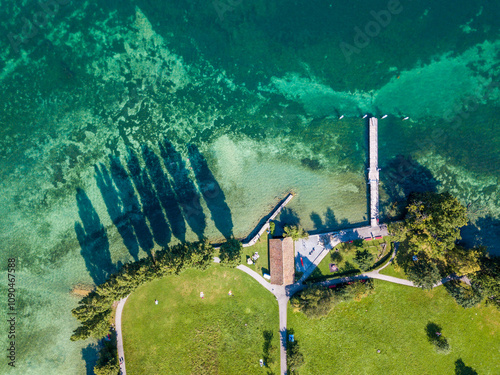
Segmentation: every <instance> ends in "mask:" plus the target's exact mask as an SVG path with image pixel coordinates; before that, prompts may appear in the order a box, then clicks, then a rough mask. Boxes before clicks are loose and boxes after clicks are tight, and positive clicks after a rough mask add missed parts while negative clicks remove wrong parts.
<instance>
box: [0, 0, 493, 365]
mask: <svg viewBox="0 0 500 375" xmlns="http://www.w3.org/2000/svg"><path fill="white" fill-rule="evenodd" d="M60 3H61V4H62V3H63V1H60ZM15 4H16V5H14V3H12V2H5V1H4V2H3V4H2V5H3V7H1V8H0V9H1V10H0V19H1V20H2V23H1V25H0V27H1V28H2V35H6V36H7V37H6V38H3V39H2V40H1V42H0V43H1V45H2V47H3V48H2V49H0V51H2V52H1V53H0V67H1V68H2V70H1V73H0V80H1V82H2V89H1V90H2V99H3V100H2V104H1V106H0V123H1V127H0V166H1V167H0V171H1V172H0V173H1V179H0V188H1V191H2V194H1V195H0V202H1V205H0V211H1V216H0V217H2V219H1V220H0V239H1V241H0V243H1V245H0V246H1V247H0V248H1V255H2V257H1V259H2V262H3V263H4V264H5V262H6V259H7V258H9V257H12V256H16V257H17V258H18V279H17V286H18V302H17V303H18V305H17V307H18V311H19V316H18V317H19V318H18V319H19V322H18V326H17V340H16V342H17V350H18V351H17V365H16V368H15V369H9V370H11V371H9V373H19V374H48V373H55V374H63V373H64V374H82V373H85V372H86V371H87V370H86V369H87V368H91V367H92V366H93V364H92V363H93V360H94V358H95V350H94V348H93V343H92V342H90V341H89V342H84V343H81V342H78V343H73V342H70V341H69V336H70V335H71V332H72V330H73V329H74V328H75V327H76V321H75V320H74V319H73V318H72V316H71V314H70V310H71V308H73V307H74V306H76V303H77V301H78V297H75V296H72V295H71V294H70V290H71V289H72V287H73V286H74V285H77V284H92V283H94V282H100V281H102V280H104V279H105V278H106V277H107V275H108V274H109V273H110V272H113V270H115V269H116V268H117V267H119V266H120V264H123V263H124V262H128V261H131V260H133V259H134V258H137V257H142V256H146V255H147V253H148V252H149V251H150V250H151V249H152V247H160V246H162V245H165V244H167V243H169V242H172V243H173V242H175V241H182V240H193V239H196V238H197V237H199V236H201V235H204V236H207V237H209V238H210V239H211V240H213V241H218V240H221V239H222V238H223V237H224V236H227V235H230V234H233V235H235V236H236V237H245V236H246V235H248V233H250V231H251V230H252V229H253V228H254V226H255V225H256V224H257V223H258V222H259V220H260V219H261V218H262V217H263V216H264V215H266V214H267V213H268V212H269V210H270V209H271V208H272V207H273V206H274V205H275V204H276V203H277V202H278V201H279V200H280V199H282V198H283V197H284V196H285V195H286V194H287V193H288V192H290V191H292V192H294V193H296V197H295V198H294V199H293V200H292V202H291V203H290V204H289V206H288V208H289V209H290V210H288V211H287V215H288V219H290V218H297V219H298V220H300V222H301V224H302V225H304V227H306V228H307V229H309V230H316V229H324V228H333V227H340V226H347V225H355V224H358V223H366V218H367V195H366V182H365V179H366V176H365V173H366V172H365V167H366V150H367V146H366V144H367V139H366V136H367V134H366V127H365V123H364V121H363V120H362V119H361V116H362V115H363V114H364V113H365V112H371V113H373V114H375V115H378V116H381V115H383V114H388V115H389V116H388V117H387V118H386V119H384V120H381V121H380V122H379V124H380V125H379V126H380V129H379V137H380V139H379V146H380V150H379V155H380V166H381V168H382V170H381V179H382V182H383V187H382V188H383V189H382V191H381V198H382V207H383V209H384V210H385V211H384V212H385V213H388V208H389V206H390V204H391V203H392V202H394V201H397V200H400V199H403V198H404V195H405V194H408V193H409V192H410V191H414V190H419V189H420V190H426V189H436V190H438V191H443V190H449V191H451V192H452V193H453V194H455V195H456V196H458V197H459V198H460V200H461V201H462V202H463V203H464V204H467V205H468V206H469V212H470V217H471V219H472V222H473V224H475V226H474V225H472V226H471V227H470V228H469V229H468V230H467V231H466V233H464V234H465V235H466V236H465V237H466V239H467V240H468V241H469V242H470V243H474V242H475V241H481V239H482V238H486V242H488V244H489V245H491V246H492V247H491V249H490V250H491V251H492V252H498V253H499V254H500V251H499V249H498V248H495V244H498V241H493V240H492V238H493V239H495V238H498V236H499V233H500V229H499V228H500V227H499V220H500V194H499V188H498V179H499V177H500V136H499V130H500V129H499V125H498V122H497V121H496V117H497V116H498V114H499V108H500V89H499V88H500V84H499V83H498V82H500V80H499V76H500V58H499V53H500V38H499V36H498V26H499V24H498V19H500V18H499V16H500V5H499V4H496V3H494V4H492V3H491V2H475V3H473V4H471V3H470V2H466V1H461V2H460V3H459V4H458V3H456V2H455V3H454V6H453V9H449V6H447V5H445V4H436V3H435V2H430V1H421V2H418V4H417V3H415V2H410V1H401V7H402V11H401V12H399V13H398V14H393V15H392V16H391V20H390V22H389V23H388V25H387V26H384V27H380V32H379V33H378V34H377V35H375V36H373V37H370V38H369V42H368V43H367V45H366V46H363V47H362V48H358V49H359V52H356V53H354V54H352V55H351V56H350V57H349V59H350V61H348V59H346V57H345V55H344V54H343V53H342V50H341V48H340V43H342V42H344V43H349V44H350V45H353V46H354V45H355V44H354V37H355V35H356V31H355V29H354V28H355V27H359V28H360V29H361V30H364V29H365V27H366V26H367V25H368V24H369V22H371V21H373V19H374V17H373V15H372V14H371V13H370V12H371V11H374V12H380V11H383V10H385V9H387V2H386V1H376V2H373V1H370V2H368V1H361V2H357V3H356V6H353V5H352V4H345V5H338V4H334V3H332V4H330V3H329V2H321V3H319V4H317V3H309V2H305V1H295V2H284V1H276V2H272V3H269V2H264V1H254V2H245V1H243V2H241V4H240V5H237V6H231V7H230V8H227V10H226V11H225V12H222V11H221V8H217V7H214V3H210V2H196V1H195V2H190V3H189V4H188V3H186V2H184V1H180V0H179V1H172V2H168V3H167V4H165V3H159V2H157V3H151V2H146V1H144V2H143V1H134V2H132V3H128V4H127V5H124V4H121V3H118V2H101V1H99V2H92V3H91V2H84V3H76V2H67V4H65V5H60V6H59V7H58V8H57V9H56V8H51V9H52V12H51V13H50V14H49V16H48V21H49V23H48V24H47V25H44V26H39V27H36V28H35V29H33V30H32V31H33V32H31V34H32V35H30V33H29V32H28V31H27V30H28V29H26V30H25V34H24V35H23V34H22V33H23V25H24V23H23V22H25V21H23V17H24V18H26V19H27V20H28V21H29V22H32V20H33V17H34V15H35V14H37V12H40V7H39V5H37V4H36V3H35V2H27V1H24V2H21V3H15ZM215 4H219V3H215ZM52 13H53V14H52ZM38 17H40V16H38ZM35 30H36V31H37V32H36V33H35V32H34V31H35ZM9 33H12V34H9ZM9 35H10V38H11V41H9V37H8V36H9ZM16 36H20V37H21V38H22V39H17V38H16ZM13 38H14V39H13ZM12 40H13V42H12ZM19 40H22V41H24V43H17V42H18V41H19ZM16 48H17V51H16V50H15V49H16ZM356 48H357V47H356ZM341 115H345V117H344V118H343V119H342V120H339V119H338V118H339V117H340V116H341ZM406 116H409V117H410V118H409V119H408V120H406V121H403V120H402V118H404V117H406ZM479 229H481V230H479ZM2 288H4V289H5V286H2ZM2 290H3V289H2ZM2 338H3V342H4V345H6V337H4V336H3V335H2ZM0 369H1V372H2V373H6V372H7V371H8V366H7V363H6V362H5V361H2V362H1V364H0Z"/></svg>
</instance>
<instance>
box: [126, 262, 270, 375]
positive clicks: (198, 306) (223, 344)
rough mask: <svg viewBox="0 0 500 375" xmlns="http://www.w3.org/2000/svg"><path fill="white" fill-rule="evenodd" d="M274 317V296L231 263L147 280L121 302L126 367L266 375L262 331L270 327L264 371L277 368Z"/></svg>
mask: <svg viewBox="0 0 500 375" xmlns="http://www.w3.org/2000/svg"><path fill="white" fill-rule="evenodd" d="M229 290H231V291H232V292H233V294H234V296H233V297H230V296H229V295H228V292H229ZM200 292H204V294H205V297H204V299H201V298H200ZM155 299H158V301H159V304H158V305H155V303H154V300H155ZM278 319H279V317H278V303H277V301H276V299H275V298H274V296H273V295H272V294H271V293H269V292H268V291H267V290H265V289H264V288H263V287H262V286H260V285H259V284H258V283H257V282H256V281H255V280H253V279H252V278H251V277H250V276H248V275H246V274H244V273H243V272H241V271H239V270H236V269H230V268H223V267H221V266H220V265H212V266H211V267H210V268H209V269H208V270H206V271H204V272H202V271H197V270H188V271H185V272H184V273H182V274H181V275H179V276H168V277H166V278H163V279H161V280H155V281H152V282H150V283H148V284H146V285H143V286H141V287H140V288H139V289H137V291H135V292H134V293H132V295H131V296H130V297H129V299H128V300H127V303H126V304H125V309H124V313H123V337H124V346H125V348H124V349H125V359H126V363H127V373H129V374H130V375H134V374H228V375H233V374H266V370H269V369H266V368H261V367H260V365H259V359H261V358H263V345H264V342H265V340H264V336H263V333H264V331H266V330H270V331H272V332H273V333H274V336H273V338H272V341H271V342H272V344H273V345H274V347H275V350H274V352H273V355H272V357H273V359H274V363H273V364H271V368H270V369H271V370H273V371H275V372H276V371H278V369H279V341H278V339H279V338H278V331H279V321H278Z"/></svg>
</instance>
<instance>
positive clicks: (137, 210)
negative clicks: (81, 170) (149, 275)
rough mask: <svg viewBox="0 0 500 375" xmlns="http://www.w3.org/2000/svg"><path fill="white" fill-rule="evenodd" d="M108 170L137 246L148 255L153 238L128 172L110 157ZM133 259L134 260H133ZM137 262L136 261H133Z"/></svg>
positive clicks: (117, 160) (118, 161)
mask: <svg viewBox="0 0 500 375" xmlns="http://www.w3.org/2000/svg"><path fill="white" fill-rule="evenodd" d="M109 158H110V165H111V167H110V169H111V175H112V177H113V181H114V183H115V186H116V187H117V188H118V193H119V198H120V199H121V201H122V206H123V211H124V213H125V214H126V215H127V217H128V219H129V222H130V224H131V225H132V227H133V228H134V233H135V235H136V237H137V241H138V242H139V246H140V247H141V248H142V249H143V250H144V251H146V252H147V253H148V254H150V251H151V249H152V248H153V246H154V243H153V236H152V235H151V232H150V230H149V227H148V225H147V223H146V219H145V217H144V214H143V212H142V207H141V204H140V203H139V200H138V199H137V196H136V195H135V190H134V187H133V185H132V182H131V180H130V176H129V175H128V172H127V171H126V170H125V168H124V167H123V165H122V164H121V161H120V159H119V158H117V157H114V156H111V155H110V157H109ZM134 259H135V258H134ZM135 260H137V259H135Z"/></svg>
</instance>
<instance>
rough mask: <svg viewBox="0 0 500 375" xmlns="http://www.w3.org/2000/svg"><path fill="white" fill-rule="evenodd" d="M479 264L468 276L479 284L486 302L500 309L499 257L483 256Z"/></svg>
mask: <svg viewBox="0 0 500 375" xmlns="http://www.w3.org/2000/svg"><path fill="white" fill-rule="evenodd" d="M480 266H481V267H480V270H479V271H478V272H476V273H475V274H473V275H471V276H469V278H470V279H471V280H472V281H473V282H476V283H477V284H478V285H479V287H480V288H481V290H482V292H483V295H484V297H485V298H486V299H485V301H486V303H487V304H489V305H493V306H495V307H496V308H497V309H499V310H500V257H494V256H485V257H483V258H482V259H481V264H480Z"/></svg>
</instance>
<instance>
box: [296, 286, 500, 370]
mask: <svg viewBox="0 0 500 375" xmlns="http://www.w3.org/2000/svg"><path fill="white" fill-rule="evenodd" d="M374 282H375V294H373V295H371V296H368V297H366V298H365V299H363V300H361V301H360V302H356V301H351V302H347V303H341V304H339V305H337V307H336V308H335V310H334V311H332V312H331V313H330V314H329V315H328V316H327V317H325V318H323V319H318V320H312V319H308V318H306V317H305V315H304V314H302V313H300V312H294V311H293V309H292V308H291V307H289V309H288V327H289V328H293V329H294V330H295V339H296V340H297V341H298V342H299V344H300V348H301V352H302V353H303V354H304V359H305V364H304V365H303V366H302V367H301V368H300V370H299V372H300V374H301V375H309V374H318V375H323V374H331V375H334V374H342V375H343V374H349V375H353V374H366V375H379V374H384V375H387V374H394V375H401V374H405V375H412V374H415V375H422V374H439V375H448V374H449V375H452V374H455V363H456V361H458V360H459V359H460V360H461V361H463V363H464V364H465V366H469V367H471V368H473V369H474V370H475V371H477V373H478V374H481V375H483V374H492V375H493V374H500V361H498V356H499V348H500V312H499V311H497V310H495V309H494V308H492V307H478V308H471V309H464V308H462V307H460V306H458V305H457V304H456V303H455V301H454V300H453V298H451V297H450V296H449V295H448V294H447V292H446V290H445V288H444V287H442V286H441V287H438V288H435V289H434V290H432V291H430V292H425V291H422V290H421V289H417V288H411V287H407V286H402V285H397V284H391V283H387V282H384V281H380V280H374ZM429 322H432V323H435V324H437V325H439V326H441V327H442V328H441V333H442V335H443V336H444V337H445V338H446V339H447V340H448V343H449V344H450V347H451V353H449V354H446V355H445V354H438V353H436V352H435V350H434V348H433V346H432V345H431V344H430V343H429V342H428V341H427V337H426V332H425V328H426V326H427V324H428V323H429ZM377 350H380V351H381V352H380V354H379V353H377ZM458 373H460V374H465V373H466V372H457V374H458ZM471 374H472V373H471Z"/></svg>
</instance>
